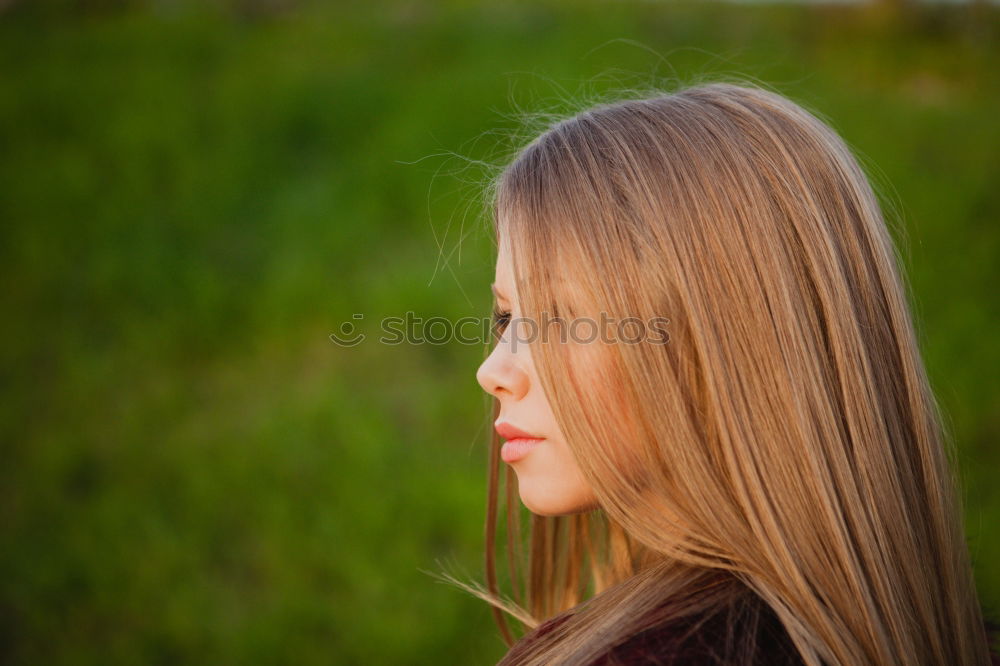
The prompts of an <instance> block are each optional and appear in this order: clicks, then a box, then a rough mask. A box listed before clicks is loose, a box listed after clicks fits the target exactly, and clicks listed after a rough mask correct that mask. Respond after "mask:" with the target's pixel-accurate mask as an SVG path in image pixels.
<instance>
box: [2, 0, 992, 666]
mask: <svg viewBox="0 0 1000 666" xmlns="http://www.w3.org/2000/svg"><path fill="white" fill-rule="evenodd" d="M110 4H113V3H109V5H110ZM126 4H127V3H126ZM265 4H266V3H265ZM46 6H49V7H52V6H57V7H61V9H60V11H55V10H50V11H46V10H45V7H46ZM157 6H159V7H161V10H160V11H154V10H142V9H134V8H133V9H131V10H123V9H115V10H114V11H111V10H109V9H108V8H107V7H104V6H103V5H102V4H101V3H92V7H93V8H99V9H101V11H96V10H95V11H93V12H67V11H65V7H66V5H65V4H62V5H59V4H58V3H55V4H53V3H50V4H49V5H24V4H22V5H18V6H16V7H15V8H14V9H13V10H11V11H8V12H7V13H6V14H0V182H2V183H3V188H2V193H0V272H2V277H3V279H2V282H0V285H2V286H0V299H2V300H0V306H2V308H3V311H4V312H6V313H7V315H6V316H5V317H4V319H5V322H4V325H3V328H2V333H0V336H2V337H0V343H2V344H0V363H2V366H0V367H2V369H3V372H2V381H3V394H2V400H0V447H2V448H0V453H2V457H3V464H2V465H0V521H2V522H0V524H2V538H3V540H2V548H0V567H2V570H3V571H4V574H5V575H4V576H3V579H2V582H0V620H2V621H0V632H2V634H0V651H2V652H0V656H2V657H3V660H4V661H5V662H8V663H32V664H35V663H46V664H88V663H93V664H107V663H177V662H184V663H191V662H193V663H287V662H290V661H295V662H297V663H301V664H311V663H331V662H333V663H366V664H377V663H385V664H424V663H463V664H474V663H479V664H487V663H494V662H495V661H496V660H497V659H498V658H499V657H500V656H501V655H502V654H503V651H504V647H503V645H502V643H501V641H500V639H499V636H498V635H497V632H496V631H495V629H494V627H493V625H492V620H491V618H490V615H489V612H488V610H487V609H486V607H485V606H484V605H483V604H482V603H481V602H478V601H476V600H474V599H472V598H471V597H469V596H468V595H465V594H464V593H461V592H459V591H456V590H454V589H451V588H449V587H447V586H443V585H440V584H437V583H436V582H435V581H434V580H433V579H432V578H431V577H429V576H427V575H425V574H424V573H422V572H420V571H419V569H428V570H437V569H438V568H439V567H438V564H437V562H438V561H442V562H443V561H448V562H452V563H455V564H457V565H459V566H461V567H463V568H464V569H466V570H468V571H470V572H473V573H475V572H476V571H478V567H479V561H480V549H481V547H482V525H481V522H482V516H483V508H482V507H483V497H484V494H485V487H484V479H485V453H484V445H485V441H486V440H485V434H486V428H487V424H488V419H487V418H486V415H485V402H484V400H483V397H482V395H481V392H480V390H479V388H478V386H477V384H476V382H475V379H474V371H475V368H476V366H477V364H478V362H479V360H480V359H481V357H482V349H481V348H479V347H476V346H462V345H443V346H435V345H416V346H387V345H380V344H378V343H377V342H375V341H374V339H369V340H368V341H366V342H365V343H362V344H361V345H359V346H358V347H354V348H343V347H338V346H336V345H334V344H332V343H331V342H330V341H329V340H328V338H327V336H328V334H329V333H331V332H333V331H335V330H337V329H338V327H339V326H340V323H341V322H343V321H347V320H350V319H351V315H352V314H353V313H364V315H365V321H364V325H363V328H365V330H366V331H367V332H368V333H373V332H374V333H377V330H375V331H373V330H372V329H373V327H374V322H377V321H378V320H379V318H380V317H382V316H387V315H402V314H404V313H405V312H406V311H408V310H409V311H413V312H415V313H417V314H418V315H421V316H424V317H427V316H433V315H442V316H446V317H450V318H457V317H459V316H464V315H483V314H485V312H486V311H487V308H488V304H489V298H488V296H489V294H488V286H487V285H488V284H489V281H490V278H491V276H492V265H491V261H492V257H491V248H490V243H489V240H488V238H487V235H486V233H485V231H484V227H483V226H482V219H481V217H479V216H477V212H478V204H477V203H476V200H475V197H476V196H477V187H478V186H479V185H480V184H481V183H482V182H483V179H484V178H485V177H486V176H488V171H487V170H484V169H480V168H478V167H477V165H476V162H475V161H476V160H487V161H496V160H498V159H499V158H502V156H503V154H504V150H506V149H507V148H509V146H507V144H506V143H505V139H504V136H505V135H506V134H507V133H510V132H514V131H516V126H515V124H514V123H513V120H512V119H511V118H510V114H511V113H512V112H513V111H514V110H515V109H516V108H517V107H523V108H525V109H527V110H535V109H538V108H543V107H544V108H553V107H554V108H565V98H566V97H569V98H582V97H585V96H587V95H590V94H602V93H606V92H607V91H609V90H613V89H615V88H617V87H622V86H624V87H628V86H636V85H649V84H652V83H658V82H662V83H664V84H665V85H668V86H669V85H672V84H673V82H674V81H679V82H681V83H687V82H694V81H697V80H700V79H703V78H712V77H714V76H736V75H738V76H745V77H750V78H757V79H760V80H762V81H764V82H767V83H770V84H773V85H774V86H775V87H776V88H777V89H778V90H780V91H782V92H784V93H785V94H788V95H790V96H792V97H793V98H794V99H796V100H798V101H800V102H802V103H804V104H806V105H808V106H809V107H811V108H813V109H815V110H817V111H819V112H821V113H822V114H824V116H825V117H826V118H827V119H828V120H829V122H831V124H833V125H834V127H835V128H836V129H838V130H839V131H840V132H841V133H842V134H843V136H844V137H845V138H846V139H847V140H848V142H849V143H850V144H851V145H852V146H854V147H855V148H856V149H857V150H858V151H860V152H861V153H862V157H863V159H864V160H865V162H866V164H868V165H869V167H870V168H871V169H872V170H873V173H876V174H877V178H878V181H879V182H880V183H881V184H880V185H879V187H880V188H881V189H882V190H883V191H884V192H885V193H886V195H887V197H888V198H889V200H890V201H891V202H893V203H892V205H893V206H895V207H897V208H898V209H899V214H900V217H901V224H902V227H901V229H900V230H899V231H900V237H901V238H902V239H903V242H904V245H905V248H906V249H905V250H904V253H905V254H906V256H907V262H906V263H907V269H908V271H909V273H910V276H911V279H912V282H913V287H914V293H915V297H916V309H917V313H918V318H919V325H920V330H921V335H922V340H923V343H924V346H925V353H926V359H927V362H928V366H929V369H930V372H931V374H932V379H933V381H934V385H935V388H936V389H937V391H938V394H939V397H940V400H941V402H942V405H943V407H944V409H945V411H946V412H947V413H948V414H949V415H950V418H951V425H952V429H953V431H954V435H955V438H956V441H957V444H958V452H959V461H960V468H961V469H960V472H961V474H962V478H963V484H964V495H965V498H966V504H967V506H966V515H967V519H966V522H967V525H968V529H969V532H970V543H971V545H972V551H973V553H974V556H975V559H976V567H977V570H976V574H977V580H978V582H979V585H980V589H981V591H982V595H983V598H984V601H985V602H987V603H988V604H989V605H991V606H992V607H994V608H996V607H997V606H998V604H1000V567H998V566H997V564H996V563H997V562H1000V534H998V530H997V524H998V520H1000V492H998V490H997V483H996V473H997V471H998V469H1000V467H998V465H1000V455H998V453H997V448H996V446H995V442H996V441H997V436H998V435H1000V393H998V390H997V383H996V381H995V376H996V369H997V367H998V360H1000V359H998V350H997V346H996V344H995V339H996V338H995V335H994V333H993V331H994V329H995V327H996V324H997V322H998V317H997V310H996V298H995V296H991V294H994V293H995V290H996V284H997V282H998V279H997V278H998V272H997V261H998V258H1000V230H998V229H997V226H996V221H997V219H998V217H1000V189H998V188H997V187H996V181H997V176H998V173H1000V128H998V124H997V122H996V118H997V111H998V109H1000V85H998V84H1000V75H998V72H1000V49H998V48H997V47H998V44H1000V41H998V39H997V38H998V32H1000V21H998V18H1000V14H998V11H997V9H996V8H991V7H989V6H986V7H976V8H970V7H964V6H958V7H947V6H918V7H913V8H910V9H904V10H903V11H902V13H898V12H895V11H892V10H890V9H887V8H885V7H882V6H873V7H867V6H863V7H850V6H846V7H845V6H841V7H836V6H832V7H807V6H796V5H779V6H766V5H765V6H733V5H714V4H713V5H686V4H655V3H627V2H606V3H584V4H574V5H572V6H570V5H564V4H556V3H536V4H530V5H529V4H517V3H513V4H512V3H496V4H473V3H458V2H453V3H439V4H431V3H419V2H405V3H391V4H390V3H382V4H368V5H364V6H363V7H361V6H358V7H353V8H348V7H346V6H344V7H335V6H333V5H308V4H302V5H294V4H293V5H291V7H290V8H289V9H288V10H287V11H283V12H278V13H276V14H273V15H268V14H266V13H259V12H258V13H251V14H246V13H239V12H231V11H223V10H216V11H211V12H196V11H194V10H190V9H188V10H184V11H175V12H170V11H165V10H162V7H164V6H166V5H164V4H161V5H157ZM261 6H264V4H262V5H261ZM40 7H41V9H40ZM454 153H457V154H458V155H460V156H461V157H456V156H455V155H453V154H454ZM438 243H441V244H442V245H443V250H440V249H439V245H438ZM443 259H447V261H443Z"/></svg>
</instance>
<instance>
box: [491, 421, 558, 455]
mask: <svg viewBox="0 0 1000 666" xmlns="http://www.w3.org/2000/svg"><path fill="white" fill-rule="evenodd" d="M494 427H495V428H496V431H497V434H498V435H500V436H501V437H503V438H504V439H505V440H506V441H505V442H504V443H503V446H502V447H501V448H500V457H501V458H503V461H504V462H506V463H512V462H517V461H518V460H520V459H521V458H524V457H525V456H526V455H528V453H529V452H530V451H531V450H532V449H533V448H535V447H536V446H537V445H538V443H539V442H541V441H542V440H543V439H545V438H544V437H538V436H536V435H532V434H531V433H529V432H525V431H524V430H521V429H520V428H518V427H516V426H513V425H511V424H510V423H507V422H506V421H498V422H497V423H495V424H494Z"/></svg>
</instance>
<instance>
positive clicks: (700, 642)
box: [504, 604, 804, 666]
mask: <svg viewBox="0 0 1000 666" xmlns="http://www.w3.org/2000/svg"><path fill="white" fill-rule="evenodd" d="M761 606H762V608H761V609H760V612H759V614H756V616H755V615H754V614H738V615H732V616H731V615H729V614H728V613H725V612H717V613H712V614H710V615H704V614H703V615H700V616H696V617H689V618H685V619H683V620H681V621H674V622H671V623H669V624H666V625H659V626H654V627H653V628H650V629H646V630H644V631H641V632H639V633H637V634H634V635H632V636H630V637H628V638H626V639H625V640H624V641H623V642H620V643H618V644H616V645H614V646H612V647H611V648H609V650H608V651H607V652H605V653H604V654H603V655H601V656H600V657H599V658H598V659H596V660H594V661H592V662H591V664H590V665H589V666H662V665H665V664H678V665H680V664H694V665H698V664H706V665H707V664H733V663H740V664H751V665H760V666H764V665H765V664H766V665H767V666H791V665H795V666H798V665H800V664H803V663H804V662H803V661H802V659H801V657H799V654H798V650H796V649H795V645H794V644H793V643H792V640H791V638H790V637H789V636H788V632H786V631H785V629H784V627H783V626H782V625H781V622H780V621H779V620H778V618H777V616H776V615H774V613H773V612H772V611H771V610H770V609H769V608H767V607H766V606H764V605H763V604H762V605H761ZM569 617H570V616H569V614H568V613H562V614H560V615H556V616H555V617H553V618H550V619H549V620H546V621H545V622H543V623H542V624H540V625H539V626H538V627H536V628H535V629H534V630H533V631H531V632H529V633H528V634H526V635H525V636H524V637H523V638H522V639H521V640H520V641H519V642H518V643H516V644H514V646H513V647H511V649H510V651H509V652H508V653H507V655H506V657H505V658H504V660H505V661H509V660H514V661H509V663H516V659H517V657H519V656H520V655H521V653H523V652H524V651H525V648H526V647H527V645H528V644H530V643H531V642H534V640H535V639H537V638H539V637H541V636H544V635H545V634H547V633H549V632H550V631H552V630H553V629H554V628H555V627H556V626H558V625H560V624H562V623H563V622H565V621H566V620H567V619H569ZM748 655H749V658H747V656H748Z"/></svg>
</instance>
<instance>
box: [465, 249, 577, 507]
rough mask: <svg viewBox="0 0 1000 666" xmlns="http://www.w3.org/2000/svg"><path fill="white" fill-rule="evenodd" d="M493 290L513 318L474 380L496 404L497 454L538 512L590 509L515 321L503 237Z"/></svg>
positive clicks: (510, 267)
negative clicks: (499, 446) (501, 442)
mask: <svg viewBox="0 0 1000 666" xmlns="http://www.w3.org/2000/svg"><path fill="white" fill-rule="evenodd" d="M493 290H494V293H495V296H496V309H497V310H498V311H499V312H501V313H504V314H509V317H508V319H509V320H510V322H511V323H510V324H509V325H507V327H506V328H505V329H503V333H502V335H501V337H500V340H499V342H497V344H496V346H495V347H494V348H493V351H492V352H491V353H490V355H489V357H487V359H486V360H485V361H483V364H482V365H481V366H479V370H478V372H477V373H476V379H477V380H478V381H479V384H480V385H481V386H482V387H483V390H485V391H486V392H487V393H489V394H491V395H493V396H494V397H496V399H497V400H498V401H499V403H500V416H499V417H498V418H497V421H496V423H495V424H494V426H495V427H496V428H497V431H498V432H499V433H500V436H501V437H502V438H503V439H504V440H506V441H505V442H504V447H503V450H502V452H501V456H502V458H503V460H504V462H506V463H507V464H509V465H510V466H511V467H513V468H514V471H515V473H516V474H517V483H518V489H519V492H520V495H521V501H522V502H523V503H524V505H525V506H526V507H527V508H528V509H529V510H530V511H532V512H533V513H536V514H539V515H564V514H570V513H579V512H582V511H587V510H591V509H594V508H596V507H597V501H596V498H595V497H594V494H593V492H592V491H591V489H590V486H589V484H587V482H586V481H585V480H584V478H583V475H582V474H581V472H580V469H579V467H578V466H577V464H576V459H575V458H574V457H573V454H572V452H571V451H570V448H569V446H568V445H567V444H566V440H565V438H564V437H563V434H562V432H561V430H560V428H559V426H558V424H557V423H556V420H555V416H554V415H553V413H552V408H551V407H550V406H549V401H548V397H547V396H546V395H545V392H544V391H543V390H542V386H541V384H540V382H539V381H538V376H537V375H536V374H535V366H534V364H533V363H532V359H531V350H530V349H529V346H530V345H529V344H528V342H527V340H526V332H525V330H526V329H527V328H528V327H524V326H518V325H517V318H518V317H520V308H519V306H518V302H517V294H516V293H515V288H514V275H513V264H512V262H511V257H510V250H509V247H508V244H507V243H506V242H505V241H504V238H503V237H502V238H501V243H500V250H499V253H498V256H497V266H496V276H495V282H494V284H493ZM518 336H520V337H518ZM526 436H527V437H526Z"/></svg>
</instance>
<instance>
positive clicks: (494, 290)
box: [490, 282, 507, 300]
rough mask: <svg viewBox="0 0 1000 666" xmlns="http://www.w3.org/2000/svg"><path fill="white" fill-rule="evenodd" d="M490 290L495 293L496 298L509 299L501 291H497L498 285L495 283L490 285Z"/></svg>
mask: <svg viewBox="0 0 1000 666" xmlns="http://www.w3.org/2000/svg"><path fill="white" fill-rule="evenodd" d="M490 290H491V291H492V292H493V295H494V296H496V297H497V298H502V299H504V300H506V299H507V297H506V296H504V295H503V293H501V291H500V290H499V289H497V285H496V283H495V282H494V283H493V284H491V285H490Z"/></svg>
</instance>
